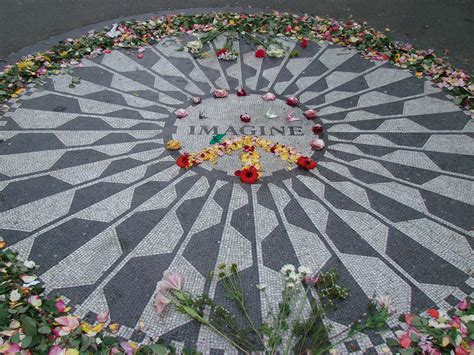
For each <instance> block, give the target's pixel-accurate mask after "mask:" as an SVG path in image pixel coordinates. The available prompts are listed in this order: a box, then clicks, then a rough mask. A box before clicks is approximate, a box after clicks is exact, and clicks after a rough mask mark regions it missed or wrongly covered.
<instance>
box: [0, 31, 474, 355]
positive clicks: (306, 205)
mask: <svg viewBox="0 0 474 355" xmlns="http://www.w3.org/2000/svg"><path fill="white" fill-rule="evenodd" d="M191 39H193V38H191V37H189V38H186V37H184V38H183V39H182V40H183V41H184V42H186V41H187V40H191ZM224 41H225V38H224V37H220V38H218V39H217V40H216V42H215V43H213V44H211V47H210V48H209V49H213V50H215V49H216V48H221V47H222V45H223V43H224ZM286 42H287V43H286V44H287V45H288V46H289V48H290V50H291V49H293V48H295V49H298V50H299V51H300V56H299V57H297V58H291V59H290V58H288V57H287V56H286V57H284V58H268V57H266V58H264V59H258V58H255V54H254V49H253V48H251V47H250V46H249V45H248V44H247V43H246V42H243V41H242V42H238V41H236V42H235V43H234V47H235V48H236V50H237V51H238V52H239V56H238V58H237V60H236V61H233V62H225V61H218V60H216V59H215V58H208V59H195V58H193V57H192V56H191V55H190V54H189V53H186V52H182V51H177V50H176V49H178V48H179V47H180V45H179V44H177V43H169V42H167V43H166V44H158V45H156V46H153V47H150V48H147V49H146V50H145V52H144V57H143V58H142V59H138V58H137V56H136V54H135V53H128V52H126V51H113V52H112V53H110V54H107V55H104V56H101V57H97V58H94V59H89V60H84V61H83V66H82V67H79V68H76V69H75V73H74V75H75V76H78V77H80V78H81V84H79V85H76V87H74V88H71V87H70V83H71V77H70V76H69V75H66V74H65V75H60V76H53V77H51V78H49V79H48V80H47V82H46V84H45V85H44V87H42V88H34V89H33V88H31V89H30V90H29V91H28V93H27V94H26V96H23V97H22V98H21V99H20V100H17V101H16V102H15V103H13V104H12V105H11V107H10V109H9V110H8V112H6V113H5V114H4V115H3V116H2V117H1V118H0V139H2V140H3V142H2V143H0V189H1V198H2V203H1V204H0V207H1V210H0V228H1V229H0V234H1V236H2V237H3V238H4V239H5V240H6V241H7V243H8V244H9V245H11V246H12V248H13V249H15V250H17V251H19V252H20V254H21V256H22V257H24V258H30V259H32V260H34V261H35V262H37V263H38V264H40V265H41V268H40V270H39V273H40V274H41V279H42V280H43V281H44V283H45V286H46V287H47V291H48V292H50V293H51V294H56V293H60V294H63V295H65V297H67V299H68V300H70V302H71V304H72V305H75V308H74V309H75V312H76V313H77V314H80V315H82V316H85V317H86V319H87V317H92V316H93V315H94V314H95V313H98V312H101V311H104V310H109V311H110V314H111V319H112V321H113V322H117V323H120V324H121V325H122V327H121V330H120V333H119V335H120V336H123V337H127V338H131V339H133V340H136V341H143V340H144V339H145V338H146V337H148V336H150V337H152V338H154V339H156V338H158V337H162V338H164V339H166V340H173V341H175V342H177V343H178V344H183V345H187V346H197V348H198V350H200V351H204V352H209V350H210V349H226V348H227V346H226V344H224V343H222V342H221V341H220V339H217V338H215V337H213V336H212V335H210V334H209V333H208V332H207V330H206V329H202V328H199V327H197V326H196V325H195V324H194V323H191V322H189V320H188V319H187V318H186V317H184V316H181V315H178V314H174V313H172V312H171V311H170V312H169V313H167V314H166V316H165V317H163V318H160V317H158V315H157V314H156V313H155V311H154V310H153V307H152V303H153V293H154V290H155V285H156V283H157V281H159V279H160V278H161V274H162V272H163V271H164V270H166V269H168V268H170V269H172V270H177V271H179V272H181V273H183V274H184V275H185V278H186V282H185V284H186V286H185V288H186V289H187V290H190V291H192V292H196V293H197V292H199V293H200V292H205V293H208V294H209V295H210V296H211V297H213V298H214V299H215V300H217V301H218V302H223V303H225V301H224V297H223V293H222V290H221V289H220V288H219V287H216V284H215V282H214V281H210V280H209V273H210V272H211V271H212V270H214V269H215V268H216V266H217V265H218V264H219V263H221V262H236V263H238V264H239V266H240V268H241V269H242V270H243V271H242V278H243V280H244V282H245V289H246V292H247V294H248V295H249V297H250V299H251V302H249V304H251V307H252V314H253V315H254V317H255V320H256V321H257V322H260V321H261V320H262V318H264V317H265V314H266V310H265V305H264V302H263V301H262V300H261V298H260V297H261V295H260V294H259V292H258V290H257V289H256V288H255V285H256V284H259V283H260V284H267V285H278V283H279V280H280V277H279V274H278V271H279V270H280V268H281V266H282V265H283V264H286V263H293V264H297V265H299V264H303V265H305V266H308V267H310V268H312V269H313V270H315V271H325V270H328V269H331V268H336V269H337V270H338V271H339V273H340V274H341V281H342V283H343V284H345V285H346V286H347V287H349V288H350V290H351V295H350V298H349V299H348V300H347V301H346V302H344V303H343V304H342V305H341V307H340V308H338V309H337V310H336V311H334V312H331V313H329V314H328V315H327V319H326V320H327V322H328V323H331V324H333V325H334V331H337V329H338V328H339V327H341V326H343V325H347V324H349V323H350V322H351V321H352V320H354V319H355V318H356V317H357V316H358V315H359V314H360V313H361V312H362V309H363V308H364V307H365V305H366V304H367V302H368V301H369V299H370V298H371V297H372V295H373V293H374V292H377V293H379V294H389V295H391V296H392V297H393V298H394V300H395V306H396V307H397V310H398V312H409V311H414V310H419V309H423V308H426V307H431V306H438V307H441V308H446V307H447V306H448V305H449V304H452V303H454V302H455V301H456V299H461V298H463V297H464V296H465V295H467V294H470V293H471V292H472V287H473V286H474V282H473V278H472V270H473V260H472V236H471V233H472V218H470V217H472V216H470V215H469V211H472V205H473V194H472V191H473V175H474V174H473V164H472V154H473V149H472V148H473V138H472V136H473V126H472V123H471V122H470V118H469V116H468V115H466V114H465V113H464V112H463V111H462V110H461V109H459V108H458V107H457V106H455V105H454V104H453V103H452V102H451V101H450V100H449V98H447V97H446V94H445V93H443V92H441V91H440V90H438V89H436V88H434V87H433V86H432V85H431V84H430V83H429V82H428V81H424V80H420V79H418V78H416V77H414V76H413V75H411V74H410V73H409V72H407V71H404V70H401V69H398V68H396V67H394V66H392V65H390V64H389V63H386V62H370V61H367V60H365V59H363V58H362V57H361V56H360V55H359V54H358V53H357V52H355V51H352V50H349V49H347V48H343V47H338V46H334V45H330V44H327V43H319V44H316V43H311V44H310V45H309V46H308V47H307V48H304V49H303V48H300V47H299V46H298V44H297V43H296V42H293V41H290V40H287V41H286ZM240 87H244V88H245V90H247V92H248V93H249V94H250V95H261V94H262V93H264V92H268V91H270V92H274V93H275V94H276V95H277V96H278V98H279V99H280V100H283V99H284V98H286V97H288V96H297V97H298V98H299V99H300V102H301V105H302V107H307V108H312V109H315V110H318V111H319V119H320V120H321V122H322V124H324V126H325V128H326V132H327V133H326V134H327V135H325V136H324V137H323V139H324V140H325V141H326V145H327V149H326V150H325V152H324V155H323V153H322V152H318V153H315V154H320V155H319V156H316V157H315V158H316V160H318V162H319V166H318V169H317V171H314V172H301V171H300V170H292V171H287V170H284V169H280V168H279V169H276V170H275V171H273V172H271V173H269V174H268V175H267V176H266V177H265V178H264V180H263V181H262V183H261V184H255V185H252V186H249V185H242V184H241V183H240V182H239V181H238V179H236V178H235V177H234V176H232V169H233V167H232V166H228V167H226V166H223V167H221V168H217V167H216V169H211V168H208V167H205V166H202V167H197V168H196V169H191V170H188V171H186V170H181V169H179V168H178V167H177V166H176V164H175V158H176V154H177V153H175V152H173V153H170V152H168V151H166V150H165V149H164V144H165V142H166V140H167V139H168V138H169V137H172V136H173V134H176V132H178V130H177V128H176V125H177V124H181V123H182V122H178V123H177V122H176V118H175V117H174V111H175V110H176V109H178V108H186V107H188V106H189V105H190V104H189V103H190V99H191V98H192V97H194V96H201V97H203V99H204V101H203V104H206V102H205V101H206V100H213V99H211V98H210V97H211V95H212V92H213V91H214V90H215V89H226V90H228V91H229V92H230V94H231V95H234V93H235V91H236V90H237V89H239V88H240ZM228 99H229V100H233V99H231V98H228ZM223 100H225V99H223ZM223 102H224V101H223ZM206 105H207V104H206ZM203 108H204V105H203ZM239 114H240V113H239V112H236V117H235V120H236V124H237V123H238V124H240V122H239V121H238V118H237V116H238V115H239ZM186 119H187V118H185V119H184V120H186ZM189 120H192V117H191V118H189ZM277 120H278V121H277ZM274 121H275V122H279V124H280V125H285V124H286V123H284V117H278V118H275V119H274ZM183 122H185V121H183ZM305 123H306V122H305ZM226 124H227V123H226ZM255 125H257V121H255ZM208 138H209V139H210V137H209V136H208V137H207V138H206V140H207V139H208ZM308 138H310V137H309V136H308ZM182 139H183V141H184V143H185V144H186V139H188V140H189V142H191V141H190V139H191V138H189V137H188V138H186V137H183V138H182ZM203 142H204V140H203ZM298 144H299V143H298ZM301 147H303V146H301ZM270 290H271V291H273V292H275V294H271V297H270V298H271V299H272V300H273V301H274V302H275V303H276V302H277V301H278V297H279V294H278V291H277V290H278V287H277V286H275V287H271V288H270ZM141 320H142V321H143V322H144V323H145V328H143V327H141V326H140V323H141V322H140V321H141ZM391 325H392V326H394V327H395V326H396V320H393V322H392V324H391ZM388 333H390V332H388ZM387 336H393V335H392V334H387ZM357 342H358V343H359V345H360V347H361V348H362V349H369V348H374V349H376V350H377V349H379V350H380V349H381V348H382V347H384V338H383V337H382V336H380V335H378V334H369V335H367V336H362V337H360V338H359V339H358V340H357ZM341 346H344V344H342V345H341Z"/></svg>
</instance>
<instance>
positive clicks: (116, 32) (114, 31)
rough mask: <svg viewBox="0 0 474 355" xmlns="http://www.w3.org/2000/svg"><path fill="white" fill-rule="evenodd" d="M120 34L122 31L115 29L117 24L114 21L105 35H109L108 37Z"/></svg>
mask: <svg viewBox="0 0 474 355" xmlns="http://www.w3.org/2000/svg"><path fill="white" fill-rule="evenodd" d="M121 34H122V32H120V31H118V30H117V24H116V23H115V24H114V25H113V26H112V28H111V29H110V31H109V32H107V33H106V34H105V35H106V36H108V37H110V38H115V37H118V36H120V35H121Z"/></svg>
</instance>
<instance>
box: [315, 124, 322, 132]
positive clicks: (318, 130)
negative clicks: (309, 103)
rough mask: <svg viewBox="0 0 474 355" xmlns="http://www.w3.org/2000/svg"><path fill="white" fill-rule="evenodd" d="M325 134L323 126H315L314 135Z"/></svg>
mask: <svg viewBox="0 0 474 355" xmlns="http://www.w3.org/2000/svg"><path fill="white" fill-rule="evenodd" d="M322 132H323V126H321V125H320V124H319V123H318V124H317V125H314V127H313V133H314V134H319V133H322Z"/></svg>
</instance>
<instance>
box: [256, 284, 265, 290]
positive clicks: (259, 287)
mask: <svg viewBox="0 0 474 355" xmlns="http://www.w3.org/2000/svg"><path fill="white" fill-rule="evenodd" d="M256 286H257V288H258V289H259V290H260V291H263V290H265V289H266V288H267V285H264V284H257V285H256Z"/></svg>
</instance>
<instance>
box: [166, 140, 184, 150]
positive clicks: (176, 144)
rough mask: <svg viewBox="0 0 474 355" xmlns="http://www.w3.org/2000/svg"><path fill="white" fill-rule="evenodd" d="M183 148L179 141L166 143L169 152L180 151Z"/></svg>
mask: <svg viewBox="0 0 474 355" xmlns="http://www.w3.org/2000/svg"><path fill="white" fill-rule="evenodd" d="M180 148H181V142H180V141H178V140H169V141H168V142H166V149H168V150H178V149H180Z"/></svg>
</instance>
